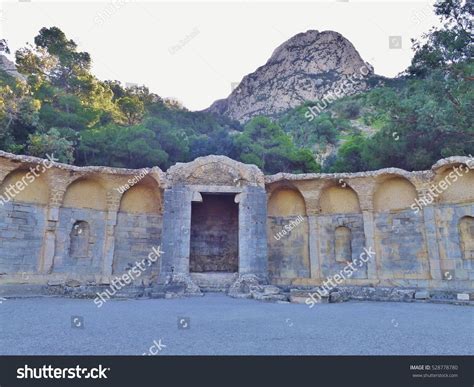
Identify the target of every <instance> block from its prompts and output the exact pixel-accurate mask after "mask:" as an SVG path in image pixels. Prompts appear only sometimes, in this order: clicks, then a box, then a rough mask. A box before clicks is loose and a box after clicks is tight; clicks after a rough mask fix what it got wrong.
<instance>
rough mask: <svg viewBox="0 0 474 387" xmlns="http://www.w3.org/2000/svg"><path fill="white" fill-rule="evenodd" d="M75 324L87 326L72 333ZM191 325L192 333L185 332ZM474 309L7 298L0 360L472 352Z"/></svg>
mask: <svg viewBox="0 0 474 387" xmlns="http://www.w3.org/2000/svg"><path fill="white" fill-rule="evenodd" d="M71 316H82V317H83V318H84V327H83V329H80V328H72V326H71ZM178 317H189V318H190V319H191V320H190V329H178ZM473 323H474V308H472V307H466V306H455V305H439V304H420V303H395V302H393V303H387V302H347V303H341V304H324V305H317V306H316V307H314V308H313V309H309V308H308V306H306V305H296V304H275V303H264V302H259V301H254V300H237V299H232V298H229V297H226V296H224V295H217V294H208V295H206V296H205V297H199V298H184V299H174V300H124V301H119V300H114V301H108V302H107V303H106V304H105V305H104V306H103V307H102V308H100V309H99V308H97V306H96V305H95V304H94V303H93V301H92V300H79V299H63V298H30V299H8V300H7V301H3V303H2V304H0V354H2V355H3V354H8V355H20V354H28V355H46V354H48V355H74V354H78V355H79V354H84V355H86V354H90V355H101V354H104V355H117V354H128V355H141V354H143V353H144V352H147V351H148V349H149V347H150V346H152V345H153V341H154V340H156V341H158V340H160V339H161V344H163V345H166V347H163V348H162V350H161V352H160V354H163V355H184V354H185V355H198V354H203V355H204V354H205V355H231V354H236V355H249V354H252V355H253V354H255V355H260V354H271V355H280V354H287V355H298V354H317V355H382V354H383V355H391V354H393V355H427V354H429V355H445V354H446V355H449V354H469V355H473V354H474V333H473V332H474V331H473V329H472V327H473V326H474V324H473Z"/></svg>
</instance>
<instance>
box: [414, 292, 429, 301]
mask: <svg viewBox="0 0 474 387" xmlns="http://www.w3.org/2000/svg"><path fill="white" fill-rule="evenodd" d="M429 298H430V292H428V291H425V290H423V291H418V292H415V299H416V300H427V299H429Z"/></svg>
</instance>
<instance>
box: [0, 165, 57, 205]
mask: <svg viewBox="0 0 474 387" xmlns="http://www.w3.org/2000/svg"><path fill="white" fill-rule="evenodd" d="M32 169H34V168H32ZM0 201H1V202H3V203H7V202H23V203H34V204H40V205H47V204H48V202H49V186H48V182H47V180H46V178H45V176H44V174H40V173H39V172H37V171H36V170H35V174H34V173H33V172H32V171H31V170H29V169H23V168H22V169H15V170H14V171H12V172H10V173H9V174H8V175H7V176H6V177H5V179H4V180H3V182H2V184H1V185H0Z"/></svg>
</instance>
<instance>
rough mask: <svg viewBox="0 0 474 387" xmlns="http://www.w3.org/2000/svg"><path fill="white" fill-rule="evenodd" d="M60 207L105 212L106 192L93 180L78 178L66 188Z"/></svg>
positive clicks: (98, 182) (97, 181)
mask: <svg viewBox="0 0 474 387" xmlns="http://www.w3.org/2000/svg"><path fill="white" fill-rule="evenodd" d="M62 206H63V207H66V208H89V209H93V210H99V211H105V210H107V191H106V189H105V187H104V186H103V184H102V183H101V182H100V181H99V180H97V179H95V178H91V177H83V178H79V179H77V180H75V181H73V182H72V183H71V184H70V185H69V186H68V187H67V189H66V193H65V194H64V199H63V205H62Z"/></svg>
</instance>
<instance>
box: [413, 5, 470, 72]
mask: <svg viewBox="0 0 474 387" xmlns="http://www.w3.org/2000/svg"><path fill="white" fill-rule="evenodd" d="M434 10H435V13H436V15H438V16H439V17H440V19H441V21H442V22H443V27H442V28H439V29H438V28H432V29H431V30H430V31H429V32H428V33H427V34H425V35H424V36H423V38H424V41H423V42H421V41H416V40H412V42H413V49H414V51H415V56H414V57H413V60H412V63H411V66H410V67H409V68H408V72H409V73H410V74H412V75H416V76H426V75H427V74H429V72H430V71H431V70H436V69H445V70H447V69H449V68H451V67H453V66H456V64H458V63H462V62H465V61H467V60H470V59H472V57H473V56H474V46H473V42H472V36H471V34H472V15H473V13H474V3H473V2H472V1H470V0H443V1H438V2H437V3H435V5H434Z"/></svg>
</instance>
